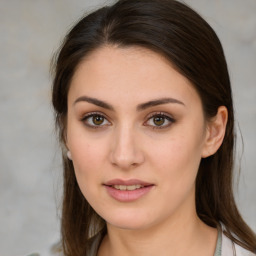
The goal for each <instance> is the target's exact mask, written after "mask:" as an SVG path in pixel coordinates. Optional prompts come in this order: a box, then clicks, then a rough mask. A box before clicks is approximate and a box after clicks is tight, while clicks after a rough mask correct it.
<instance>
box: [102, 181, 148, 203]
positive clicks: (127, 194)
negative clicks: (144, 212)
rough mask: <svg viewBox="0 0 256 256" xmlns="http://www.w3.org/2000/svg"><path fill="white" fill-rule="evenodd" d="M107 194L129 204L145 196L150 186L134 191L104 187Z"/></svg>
mask: <svg viewBox="0 0 256 256" xmlns="http://www.w3.org/2000/svg"><path fill="white" fill-rule="evenodd" d="M105 187H106V189H107V192H108V194H109V195H110V196H111V197H113V198H114V199H116V200H117V201H120V202H131V201H135V200H138V199H139V198H141V197H143V196H144V195H146V194H147V193H148V192H149V191H150V190H151V189H152V188H153V185H152V186H147V187H143V188H139V189H135V190H119V189H116V188H113V187H110V186H105Z"/></svg>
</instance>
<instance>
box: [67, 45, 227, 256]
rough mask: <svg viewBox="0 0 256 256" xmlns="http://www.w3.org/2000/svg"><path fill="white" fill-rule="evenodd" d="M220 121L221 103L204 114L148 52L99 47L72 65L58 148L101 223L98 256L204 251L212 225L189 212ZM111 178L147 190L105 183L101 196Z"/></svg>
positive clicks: (190, 91)
mask: <svg viewBox="0 0 256 256" xmlns="http://www.w3.org/2000/svg"><path fill="white" fill-rule="evenodd" d="M152 102H153V103H152ZM226 122H227V110H226V108H225V107H220V108H219V110H218V113H217V115H216V117H215V118H213V119H212V120H210V121H209V120H205V117H204V114H203V108H202V103H201V99H200V97H199V95H198V93H197V92H196V90H195V89H194V87H193V85H192V84H191V83H190V82H189V81H188V80H187V79H186V78H185V77H184V76H182V75H181V74H180V73H178V72H177V71H176V70H175V69H174V68H173V67H172V65H171V64H170V63H169V62H168V61H166V60H165V59H164V58H163V57H161V56H160V55H158V54H157V53H154V52H152V51H150V50H147V49H144V48H139V47H130V48H118V47H115V46H105V47H103V48H100V49H98V50H96V51H95V52H93V53H92V54H91V55H90V56H87V58H85V59H84V60H83V61H82V63H80V66H79V67H78V69H77V71H76V73H75V75H74V77H73V80H72V82H71V87H70V90H69V93H68V119H67V148H68V149H69V150H70V152H71V155H72V160H73V164H74V169H75V174H76V178H77V181H78V184H79V187H80V189H81V191H82V193H83V195H84V196H85V198H86V199H87V201H88V202H89V203H90V205H91V206H92V207H93V208H94V210H95V211H96V212H97V213H98V214H99V215H100V216H101V217H102V218H103V219H104V220H105V221H106V223H107V229H108V234H107V236H106V237H105V238H104V239H103V242H102V244H101V245H100V248H99V252H98V256H110V255H111V256H120V255H122V256H126V255H127V256H128V255H133V256H155V255H161V256H187V255H189V256H201V255H202V256H213V255H214V250H215V247H216V241H217V230H216V229H214V228H211V227H209V226H207V225H205V224H204V223H203V222H202V221H201V220H200V219H199V218H198V216H197V214H196V209H195V180H196V176H197V171H198V167H199V164H200V161H201V158H203V157H208V156H210V155H212V154H214V153H215V152H216V151H217V150H218V148H219V147H220V145H221V143H222V141H223V138H224V134H225V127H226ZM114 179H116V180H117V179H119V180H122V181H125V182H127V181H129V180H139V181H141V182H146V183H149V184H150V187H151V189H150V190H149V191H148V192H147V193H145V194H144V195H143V196H139V197H138V198H136V199H134V200H130V201H123V198H121V199H120V194H122V193H126V192H120V190H121V188H120V187H118V188H113V187H111V190H112V191H113V190H114V191H115V193H116V194H118V197H117V198H116V197H115V196H113V195H112V194H111V193H109V185H107V184H108V182H109V181H111V180H114ZM137 183H139V182H137ZM137 183H136V184H132V185H138V184H137ZM117 185H118V184H117ZM118 186H119V185H118ZM131 189H134V188H131ZM134 190H135V189H134ZM132 193H133V192H131V194H132ZM127 194H128V192H127ZM126 199H127V198H126Z"/></svg>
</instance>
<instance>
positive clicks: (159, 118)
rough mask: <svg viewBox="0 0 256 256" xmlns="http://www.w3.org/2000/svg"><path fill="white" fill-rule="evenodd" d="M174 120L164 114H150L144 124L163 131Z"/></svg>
mask: <svg viewBox="0 0 256 256" xmlns="http://www.w3.org/2000/svg"><path fill="white" fill-rule="evenodd" d="M174 122H175V120H174V119H173V118H172V117H171V116H169V115H167V114H164V113H155V114H152V115H151V116H150V117H149V118H148V120H147V121H146V122H145V124H146V125H149V126H152V128H154V129H163V128H167V127H169V126H170V125H171V124H172V123H174Z"/></svg>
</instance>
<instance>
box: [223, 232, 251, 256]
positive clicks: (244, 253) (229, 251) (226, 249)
mask: <svg viewBox="0 0 256 256" xmlns="http://www.w3.org/2000/svg"><path fill="white" fill-rule="evenodd" d="M221 251H222V253H221V254H222V255H223V256H229V255H234V253H233V252H235V255H236V256H256V254H254V253H252V252H250V251H248V250H246V249H244V248H243V247H241V246H240V245H238V244H235V243H234V242H232V241H231V239H229V238H228V237H227V236H226V235H225V234H224V233H222V250H221Z"/></svg>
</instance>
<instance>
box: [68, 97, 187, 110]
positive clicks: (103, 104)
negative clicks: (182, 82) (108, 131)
mask: <svg viewBox="0 0 256 256" xmlns="http://www.w3.org/2000/svg"><path fill="white" fill-rule="evenodd" d="M83 101H85V102H88V103H92V104H94V105H96V106H99V107H102V108H105V109H108V110H112V111H114V107H113V106H112V105H110V104H109V103H107V102H105V101H102V100H99V99H96V98H91V97H88V96H81V97H79V98H77V99H76V100H75V102H74V103H73V105H75V104H76V103H78V102H83ZM167 103H175V104H180V105H183V106H185V104H184V103H183V102H182V101H180V100H177V99H174V98H161V99H156V100H151V101H148V102H145V103H142V104H139V105H138V106H137V107H136V110H137V111H142V110H145V109H147V108H150V107H154V106H158V105H163V104H167Z"/></svg>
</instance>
